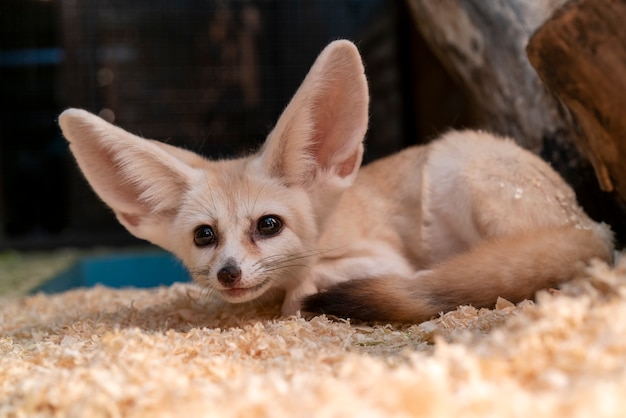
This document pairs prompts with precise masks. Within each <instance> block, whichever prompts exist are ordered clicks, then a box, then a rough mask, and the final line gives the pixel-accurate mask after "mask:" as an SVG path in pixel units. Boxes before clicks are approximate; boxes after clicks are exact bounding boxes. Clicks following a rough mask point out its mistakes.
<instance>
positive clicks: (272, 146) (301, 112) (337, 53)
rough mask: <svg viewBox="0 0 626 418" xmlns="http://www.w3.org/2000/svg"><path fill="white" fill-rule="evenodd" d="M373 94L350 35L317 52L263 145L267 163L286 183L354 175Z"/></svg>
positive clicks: (349, 178)
mask: <svg viewBox="0 0 626 418" xmlns="http://www.w3.org/2000/svg"><path fill="white" fill-rule="evenodd" d="M368 103H369V95H368V90H367V80H366V79H365V73H364V69H363V64H362V62H361V57H360V55H359V51H358V50H357V48H356V46H354V44H352V43H351V42H349V41H345V40H341V41H335V42H332V43H331V44H330V45H328V46H327V47H326V48H325V49H324V50H323V51H322V53H321V54H320V55H319V57H318V58H317V60H316V61H315V63H314V64H313V66H312V67H311V70H310V71H309V73H308V74H307V76H306V78H305V79H304V81H303V82H302V85H301V86H300V88H299V89H298V91H297V92H296V94H295V95H294V97H293V98H292V99H291V102H290V103H289V105H288V106H287V108H286V109H285V111H284V112H283V114H282V115H281V116H280V118H279V119H278V122H277V124H276V126H275V128H274V129H273V130H272V132H271V133H270V135H269V136H268V138H267V140H266V142H265V145H264V147H263V149H262V150H261V161H262V163H263V164H264V169H265V170H266V172H269V173H270V175H272V176H274V177H278V178H281V179H282V180H284V181H286V182H287V183H288V184H300V185H305V186H307V185H311V184H312V183H314V182H315V181H320V180H321V181H322V182H324V183H326V179H332V181H334V182H339V184H342V185H344V186H347V185H349V184H350V183H351V182H352V181H353V180H354V176H355V175H356V172H357V171H358V168H359V166H360V165H361V159H362V157H363V138H364V136H365V132H366V131H367V120H368Z"/></svg>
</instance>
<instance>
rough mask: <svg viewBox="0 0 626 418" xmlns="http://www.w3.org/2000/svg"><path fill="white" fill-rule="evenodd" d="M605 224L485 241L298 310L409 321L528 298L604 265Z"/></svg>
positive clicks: (348, 285) (338, 289)
mask: <svg viewBox="0 0 626 418" xmlns="http://www.w3.org/2000/svg"><path fill="white" fill-rule="evenodd" d="M612 257H613V246H612V237H611V233H610V231H609V230H608V228H606V227H604V226H598V227H597V228H596V229H594V230H586V229H576V228H573V227H558V228H547V229H544V230H541V231H533V232H532V233H528V234H523V235H515V236H509V237H502V238H498V239H493V240H488V241H484V242H482V243H480V244H478V245H476V246H475V247H473V248H471V249H470V250H468V251H466V252H464V253H461V254H459V255H456V256H454V257H452V258H451V259H449V260H446V261H445V262H443V263H441V264H439V265H436V266H434V267H433V268H432V269H430V270H426V271H424V272H421V273H417V274H416V276H415V277H414V278H410V279H408V278H406V277H376V278H366V279H359V280H351V281H348V282H343V283H339V284H337V285H334V286H331V287H330V288H329V289H327V290H325V291H323V292H321V293H317V294H314V295H311V296H308V297H307V298H306V299H305V300H304V301H303V311H305V312H310V313H325V314H329V315H335V316H338V317H342V318H352V319H359V320H363V321H377V322H378V321H380V322H382V321H384V322H413V323H418V322H422V321H425V320H428V319H430V318H431V317H433V316H435V315H437V314H439V313H440V312H446V311H450V310H454V309H456V307H458V306H460V305H472V306H474V307H477V308H478V307H491V306H493V305H494V304H495V302H496V300H497V298H498V297H503V298H505V299H507V300H510V301H511V302H519V301H522V300H524V299H528V298H533V297H534V295H535V293H536V292H537V291H538V290H540V289H544V288H549V287H556V286H558V285H559V284H560V283H563V282H565V281H568V280H571V279H573V278H575V277H576V276H577V275H579V274H581V273H582V272H583V271H584V268H585V266H586V264H587V263H588V262H589V261H590V260H591V259H594V258H598V259H600V260H604V261H607V262H610V261H611V260H612Z"/></svg>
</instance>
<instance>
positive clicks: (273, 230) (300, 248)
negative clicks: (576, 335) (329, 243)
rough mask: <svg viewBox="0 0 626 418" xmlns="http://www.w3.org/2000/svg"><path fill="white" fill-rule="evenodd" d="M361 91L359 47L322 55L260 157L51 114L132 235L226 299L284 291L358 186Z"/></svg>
mask: <svg viewBox="0 0 626 418" xmlns="http://www.w3.org/2000/svg"><path fill="white" fill-rule="evenodd" d="M367 112H368V92H367V82H366V79H365V75H364V71H363V65H362V63H361V59H360V57H359V53H358V51H357V49H356V47H355V46H354V45H353V44H352V43H350V42H348V41H336V42H333V43H331V44H330V45H329V46H328V47H326V48H325V49H324V51H322V53H321V54H320V56H319V57H318V58H317V60H316V62H315V63H314V65H313V66H312V68H311V70H310V71H309V74H308V75H307V76H306V78H305V80H304V81H303V83H302V85H301V86H300V88H299V89H298V91H297V92H296V94H295V96H294V97H293V99H292V100H291V102H290V103H289V105H288V106H287V108H286V109H285V111H284V112H283V114H282V115H281V117H280V118H279V120H278V122H277V123H276V126H275V127H274V129H273V130H272V131H271V133H270V134H269V135H268V137H267V139H266V141H265V143H264V145H263V147H262V148H261V149H260V151H258V152H257V153H255V154H253V155H250V156H248V157H245V158H239V159H232V160H221V161H209V160H206V159H204V158H203V157H200V156H199V155H197V154H195V153H193V152H190V151H187V150H183V149H180V148H176V147H172V146H170V145H167V144H164V143H161V142H158V141H152V140H146V139H143V138H140V137H137V136H135V135H133V134H131V133H128V132H126V131H124V130H123V129H120V128H118V127H116V126H113V125H111V124H109V123H108V122H105V121H104V120H102V119H100V118H99V117H97V116H95V115H92V114H90V113H88V112H86V111H84V110H78V109H68V110H66V111H65V112H63V113H62V114H61V116H60V117H59V123H60V125H61V128H62V130H63V134H64V135H65V137H66V138H67V139H68V141H69V142H70V149H71V150H72V152H73V154H74V156H75V157H76V161H77V162H78V165H79V166H80V168H81V170H82V172H83V173H84V175H85V177H86V178H87V180H88V181H89V183H90V184H91V186H92V187H93V189H94V190H95V192H96V193H97V194H98V195H99V196H100V198H101V199H102V200H103V201H104V202H105V203H106V204H107V205H109V206H110V207H111V208H112V209H113V211H114V212H115V215H116V216H117V219H118V220H119V221H120V223H122V224H123V225H124V226H125V227H126V228H127V229H128V231H130V232H131V233H132V234H133V235H135V236H137V237H139V238H142V239H145V240H148V241H150V242H152V243H154V244H156V245H159V246H161V247H162V248H164V249H166V250H169V251H171V252H172V253H174V254H175V255H176V256H178V257H179V258H180V259H181V260H182V261H183V263H184V264H185V265H186V267H187V268H188V269H189V271H190V272H191V274H192V276H193V277H194V279H195V280H196V281H197V282H198V283H200V284H201V285H204V286H206V287H207V288H209V289H212V290H213V291H215V292H217V293H218V294H219V295H220V296H222V297H223V298H224V299H225V300H227V301H229V302H244V301H248V300H252V299H254V298H256V297H258V296H260V295H261V294H263V293H264V292H265V291H266V290H268V289H269V288H272V287H282V288H286V289H289V288H290V287H291V286H295V285H296V283H297V281H298V280H299V277H300V275H302V274H305V269H306V268H307V266H309V265H310V263H311V262H312V261H313V260H314V259H315V257H316V255H317V254H318V251H319V249H318V248H317V239H318V237H319V235H320V233H321V231H323V228H324V224H325V221H326V219H327V217H328V215H329V214H330V213H332V211H333V209H334V208H335V207H336V205H337V203H338V202H339V199H340V198H341V195H342V193H343V191H344V190H345V189H346V188H348V187H349V186H350V185H351V184H352V183H353V181H354V179H355V177H356V174H357V171H358V169H359V166H360V164H361V159H362V154H363V144H362V142H363V138H364V136H365V132H366V130H367V119H368V115H367Z"/></svg>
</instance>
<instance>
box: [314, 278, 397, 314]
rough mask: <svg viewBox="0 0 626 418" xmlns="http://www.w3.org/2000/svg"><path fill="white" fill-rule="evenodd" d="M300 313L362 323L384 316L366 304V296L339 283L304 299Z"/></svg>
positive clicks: (346, 283) (349, 286)
mask: <svg viewBox="0 0 626 418" xmlns="http://www.w3.org/2000/svg"><path fill="white" fill-rule="evenodd" d="M355 292H356V293H355ZM302 311H303V312H304V313H306V314H318V315H320V314H324V315H329V316H335V317H338V318H344V319H352V320H359V321H363V322H375V321H378V320H380V319H381V318H384V317H385V316H386V315H385V313H384V312H380V310H379V309H376V307H375V306H373V305H372V304H371V303H369V302H368V298H367V295H364V294H359V292H358V290H356V289H355V287H354V286H353V283H350V282H343V283H339V284H336V285H334V286H332V287H330V288H329V289H327V290H324V291H322V292H320V293H315V294H313V295H309V296H307V297H305V298H304V299H303V300H302Z"/></svg>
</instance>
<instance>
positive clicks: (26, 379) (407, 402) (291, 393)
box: [0, 257, 626, 418]
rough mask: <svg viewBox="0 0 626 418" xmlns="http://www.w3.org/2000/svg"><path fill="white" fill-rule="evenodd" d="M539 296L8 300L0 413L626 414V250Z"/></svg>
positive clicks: (91, 295) (163, 295) (179, 293)
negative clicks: (392, 306) (375, 311)
mask: <svg viewBox="0 0 626 418" xmlns="http://www.w3.org/2000/svg"><path fill="white" fill-rule="evenodd" d="M588 276H589V277H587V278H586V279H585V280H579V281H576V282H573V283H571V284H569V285H568V286H566V287H565V288H564V289H562V290H561V291H560V292H558V293H554V292H553V293H548V292H544V293H542V294H540V295H539V297H538V299H537V303H532V302H523V303H521V304H519V305H517V306H514V305H512V304H510V303H508V302H507V301H504V300H500V301H499V303H498V306H497V307H496V309H494V310H475V309H473V308H471V307H461V308H459V309H457V310H456V311H454V312H450V313H448V314H446V315H443V316H441V317H439V318H436V319H434V320H432V321H429V322H426V323H423V324H420V325H413V326H397V325H365V324H350V323H349V322H346V321H339V320H332V319H330V318H326V317H323V316H322V317H315V318H312V319H304V318H301V317H291V318H280V316H278V313H277V311H276V308H275V307H273V305H272V304H269V303H266V304H249V305H245V306H225V305H223V304H221V303H219V302H217V301H215V300H212V299H209V298H207V297H206V296H203V294H202V293H201V292H200V291H199V290H198V289H196V288H195V287H193V285H189V284H176V285H174V286H171V287H169V288H158V289H151V290H138V289H122V290H113V289H109V288H103V287H96V288H92V289H79V290H73V291H68V292H66V293H62V294H56V295H41V294H39V295H34V296H28V297H19V298H16V297H12V298H5V299H4V300H1V301H0V302H1V306H0V330H1V332H0V416H9V417H35V416H41V417H48V416H69V417H74V416H75V417H146V416H156V417H168V416H184V417H188V418H191V417H203V416H206V417H340V416H359V417H390V416H394V417H395V416H397V417H402V416H407V417H408V416H416V417H419V416H436V417H452V416H455V417H456V416H467V417H474V416H475V417H490V416H493V417H502V416H524V417H526V416H532V417H555V416H579V417H589V416H594V417H602V416H624V415H625V414H626V397H625V396H624V394H625V393H626V321H624V320H623V318H626V257H622V258H621V259H620V260H619V261H618V263H617V266H616V267H615V268H614V269H610V268H609V267H607V266H605V265H602V264H596V265H594V266H593V267H592V268H590V270H589V274H588Z"/></svg>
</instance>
